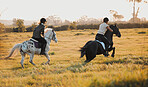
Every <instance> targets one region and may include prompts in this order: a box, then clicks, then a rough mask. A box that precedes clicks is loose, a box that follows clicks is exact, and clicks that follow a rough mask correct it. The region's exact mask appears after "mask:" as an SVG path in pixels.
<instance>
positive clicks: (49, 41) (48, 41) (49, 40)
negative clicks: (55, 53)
mask: <svg viewBox="0 0 148 87" xmlns="http://www.w3.org/2000/svg"><path fill="white" fill-rule="evenodd" d="M44 39H45V40H46V42H47V44H48V45H49V46H50V43H51V39H48V38H46V37H45V38H44Z"/></svg>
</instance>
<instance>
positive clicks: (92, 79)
mask: <svg viewBox="0 0 148 87" xmlns="http://www.w3.org/2000/svg"><path fill="white" fill-rule="evenodd" d="M96 32H97V30H78V31H77V30H73V31H57V32H56V33H57V38H58V43H57V44H56V43H54V42H52V44H51V48H50V52H49V54H50V58H51V62H50V65H42V63H43V62H46V61H47V59H46V58H45V57H44V56H38V55H36V56H35V57H34V63H36V66H33V65H31V64H30V63H29V56H26V58H25V61H24V66H25V68H24V69H22V68H21V65H20V60H21V56H20V54H19V53H18V54H17V55H15V56H13V57H11V59H9V60H0V87H5V86H6V87H25V86H34V87H104V86H105V87H119V86H120V87H147V86H148V29H121V30H120V32H121V34H122V37H121V38H118V37H114V46H115V47H116V55H115V58H111V57H108V58H106V57H104V56H103V55H98V56H97V57H96V58H95V59H94V60H92V61H91V62H90V63H88V64H84V63H83V61H84V60H85V57H84V58H82V59H80V58H79V57H80V52H79V51H78V50H79V49H80V47H82V46H83V45H84V44H85V43H86V42H87V41H88V40H94V38H95V35H94V34H96ZM139 32H140V33H139ZM141 32H146V33H141ZM31 35H32V33H28V32H27V33H4V34H0V58H3V57H5V56H7V55H8V53H9V51H10V48H12V47H13V46H14V45H15V44H17V43H22V42H23V41H25V40H28V39H29V38H30V37H31Z"/></svg>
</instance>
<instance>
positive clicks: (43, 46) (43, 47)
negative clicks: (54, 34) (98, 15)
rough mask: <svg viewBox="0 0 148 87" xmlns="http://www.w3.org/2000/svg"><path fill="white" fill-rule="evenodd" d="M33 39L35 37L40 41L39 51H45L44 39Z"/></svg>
mask: <svg viewBox="0 0 148 87" xmlns="http://www.w3.org/2000/svg"><path fill="white" fill-rule="evenodd" d="M33 39H35V40H37V41H39V42H40V43H41V45H42V46H41V53H42V52H45V48H46V44H47V42H46V40H45V39H44V38H33Z"/></svg>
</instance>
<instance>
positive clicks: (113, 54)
mask: <svg viewBox="0 0 148 87" xmlns="http://www.w3.org/2000/svg"><path fill="white" fill-rule="evenodd" d="M112 50H113V53H112V55H111V56H112V57H114V56H115V47H113V48H112Z"/></svg>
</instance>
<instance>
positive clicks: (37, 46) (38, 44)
mask: <svg viewBox="0 0 148 87" xmlns="http://www.w3.org/2000/svg"><path fill="white" fill-rule="evenodd" d="M30 41H33V43H34V45H35V47H36V48H41V47H42V43H40V42H38V41H37V40H35V39H33V38H31V39H30Z"/></svg>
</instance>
